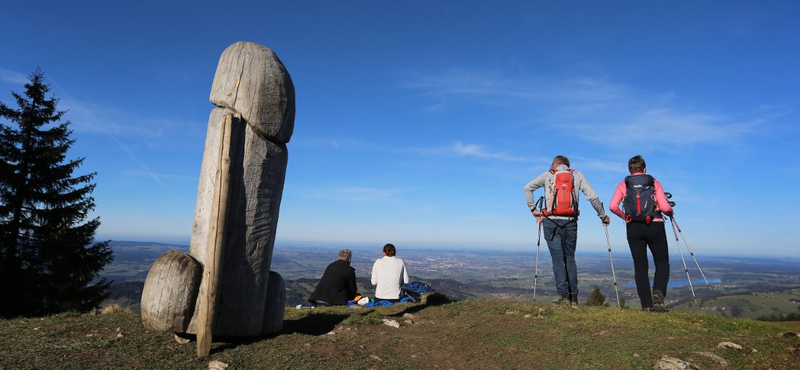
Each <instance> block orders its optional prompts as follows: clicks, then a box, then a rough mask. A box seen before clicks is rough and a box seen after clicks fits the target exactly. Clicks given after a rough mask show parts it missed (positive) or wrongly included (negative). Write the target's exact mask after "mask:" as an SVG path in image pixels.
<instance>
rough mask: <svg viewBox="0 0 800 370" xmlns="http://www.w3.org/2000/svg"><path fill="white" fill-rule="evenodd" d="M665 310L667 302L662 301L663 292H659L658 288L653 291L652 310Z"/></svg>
mask: <svg viewBox="0 0 800 370" xmlns="http://www.w3.org/2000/svg"><path fill="white" fill-rule="evenodd" d="M666 310H667V304H666V303H664V293H661V291H660V290H654V291H653V311H656V312H665V311H666Z"/></svg>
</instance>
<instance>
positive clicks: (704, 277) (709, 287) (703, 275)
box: [669, 216, 714, 290]
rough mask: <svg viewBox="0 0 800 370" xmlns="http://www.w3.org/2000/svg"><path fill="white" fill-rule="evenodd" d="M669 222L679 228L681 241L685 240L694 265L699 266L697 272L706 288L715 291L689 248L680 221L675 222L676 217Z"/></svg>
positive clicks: (684, 242)
mask: <svg viewBox="0 0 800 370" xmlns="http://www.w3.org/2000/svg"><path fill="white" fill-rule="evenodd" d="M669 221H670V223H672V222H675V226H674V227H676V228H678V233H679V234H680V235H681V239H682V240H683V244H684V245H686V250H687V251H688V252H689V255H691V256H692V259H693V260H694V264H695V265H697V270H699V271H700V276H702V277H703V281H705V282H706V286H708V289H709V290H714V288H713V287H712V286H711V284H709V283H708V279H706V274H704V273H703V269H701V268H700V264H699V263H697V258H695V256H694V252H692V248H689V242H687V241H686V238H685V237H684V236H683V231H681V226H680V225H678V221H675V216H672V217H671V218H670V220H669Z"/></svg>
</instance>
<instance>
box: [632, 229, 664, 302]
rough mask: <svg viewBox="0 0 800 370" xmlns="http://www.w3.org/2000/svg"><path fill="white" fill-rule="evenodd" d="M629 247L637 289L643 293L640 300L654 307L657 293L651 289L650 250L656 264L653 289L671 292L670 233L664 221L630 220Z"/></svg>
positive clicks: (640, 294) (640, 293)
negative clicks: (668, 289) (654, 298)
mask: <svg viewBox="0 0 800 370" xmlns="http://www.w3.org/2000/svg"><path fill="white" fill-rule="evenodd" d="M627 229H628V246H630V248H631V256H632V257H633V271H634V279H635V280H636V292H637V293H639V300H640V301H641V304H642V307H643V308H652V307H653V295H652V292H651V291H650V276H649V274H648V268H649V265H650V263H649V262H648V260H647V249H648V247H649V248H650V253H652V254H653V264H654V265H655V267H656V272H655V276H654V277H653V290H659V291H661V293H664V295H666V294H667V283H669V249H668V247H667V232H666V230H665V228H664V222H659V221H653V222H651V223H649V224H646V223H643V222H629V223H628V225H627Z"/></svg>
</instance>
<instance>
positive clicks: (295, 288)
mask: <svg viewBox="0 0 800 370" xmlns="http://www.w3.org/2000/svg"><path fill="white" fill-rule="evenodd" d="M111 245H112V248H113V249H114V253H115V260H114V262H113V263H112V265H110V266H108V267H107V268H106V270H105V274H104V276H106V277H107V278H109V279H110V280H113V281H114V283H113V284H112V286H111V297H110V301H111V302H116V303H119V304H122V305H124V306H128V307H131V308H132V309H133V310H134V311H137V310H138V304H139V299H140V296H141V289H142V286H143V284H144V280H145V278H146V277H147V273H148V271H149V269H150V266H151V265H152V264H153V262H154V261H155V260H156V258H158V256H160V255H161V254H162V253H164V252H166V251H168V250H180V251H183V252H188V249H189V248H188V246H185V245H184V246H181V245H172V244H160V243H147V242H130V241H119V242H117V241H114V242H112V243H111ZM336 252H337V250H336V249H333V248H309V247H293V246H281V245H279V246H276V247H275V249H274V251H273V258H272V268H271V269H272V270H273V271H277V272H278V273H280V274H281V276H283V278H284V279H285V280H286V284H287V306H295V305H298V304H307V301H306V299H307V298H308V296H309V295H310V294H311V291H312V290H313V289H314V287H315V286H316V283H317V281H318V280H319V277H320V276H321V275H322V272H323V271H324V270H325V267H326V266H327V265H328V264H329V263H330V262H332V261H333V260H334V259H335V257H336ZM676 254H677V253H673V255H672V257H673V260H672V261H671V274H670V281H671V284H670V285H671V288H670V290H669V292H668V295H667V301H668V302H667V303H668V305H669V307H670V309H672V310H676V311H689V312H703V313H708V314H713V315H722V316H730V317H745V318H759V317H762V318H763V317H768V316H774V317H777V316H778V315H787V314H789V313H797V312H798V309H800V263H798V261H797V260H796V259H795V260H787V259H778V258H774V259H763V258H746V257H710V256H697V261H698V263H699V265H700V267H701V268H702V272H703V273H704V274H705V277H706V279H707V280H708V282H709V284H706V283H705V280H704V279H703V278H702V274H701V273H700V271H699V270H698V269H697V267H696V264H695V262H694V260H692V259H691V258H690V257H688V256H686V258H687V259H686V260H685V262H686V266H687V269H686V270H684V265H683V261H682V260H681V259H680V255H677V256H676ZM398 256H399V257H401V258H403V259H404V260H405V262H406V265H407V267H408V270H409V273H410V274H411V276H412V278H411V279H412V281H422V282H425V283H428V284H430V285H431V286H432V287H434V288H435V289H436V291H437V292H439V293H441V294H444V295H446V296H448V297H449V298H450V299H453V300H466V299H490V298H494V299H507V300H519V301H533V298H534V297H533V295H534V270H535V259H536V255H535V250H528V251H504V250H490V249H487V250H466V251H465V250H458V251H455V250H441V249H430V250H424V249H400V250H399V253H398ZM379 257H380V250H379V249H375V250H373V249H356V248H354V249H353V261H352V265H353V267H354V268H355V269H356V276H357V278H358V287H359V292H360V293H362V294H365V295H372V294H373V293H374V289H373V287H372V286H371V284H370V282H369V279H370V273H371V269H372V263H373V262H374V261H375V259H377V258H379ZM675 257H677V259H676V258H675ZM613 258H614V270H615V275H616V280H617V288H618V290H619V295H620V296H621V297H622V298H623V299H624V300H625V302H626V304H627V305H628V306H629V307H632V308H638V307H639V303H638V298H636V291H635V288H634V284H633V267H632V264H631V261H630V259H631V258H630V255H629V254H627V253H625V252H615V253H614V255H613ZM577 262H578V271H579V279H580V286H579V287H580V290H581V298H580V300H581V303H583V302H584V301H585V299H586V297H587V296H588V294H589V292H591V290H592V289H593V288H594V287H595V286H598V287H599V288H600V289H601V291H602V292H603V294H605V295H606V297H607V302H608V303H609V304H610V305H614V306H616V305H617V301H616V293H615V289H614V281H613V277H612V271H611V264H610V261H609V254H608V253H581V252H580V251H579V252H578V255H577ZM687 271H688V274H689V278H690V279H687ZM651 273H652V271H651ZM689 281H691V282H692V285H691V286H690V285H689V283H688V282H689ZM536 283H537V284H536V300H537V301H545V302H549V301H550V300H551V299H553V298H554V297H555V289H554V283H553V274H552V268H551V264H550V257H549V254H548V253H547V252H546V250H545V251H543V252H542V253H541V254H540V257H539V274H538V278H537V279H536ZM692 290H694V296H693V295H692Z"/></svg>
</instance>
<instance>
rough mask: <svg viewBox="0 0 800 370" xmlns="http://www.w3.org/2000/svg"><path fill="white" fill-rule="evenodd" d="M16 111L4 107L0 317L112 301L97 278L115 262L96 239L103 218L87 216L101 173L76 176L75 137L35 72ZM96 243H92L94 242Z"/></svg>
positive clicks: (0, 181) (0, 145) (0, 159)
mask: <svg viewBox="0 0 800 370" xmlns="http://www.w3.org/2000/svg"><path fill="white" fill-rule="evenodd" d="M29 81H30V82H29V83H27V84H25V94H24V96H22V95H19V94H17V93H14V92H12V95H13V97H14V99H15V100H16V102H17V106H18V109H12V108H9V107H8V106H6V104H4V103H0V117H2V118H5V119H7V120H9V121H10V122H13V123H15V124H16V126H17V128H14V127H11V126H7V125H5V124H3V122H0V297H2V298H3V303H2V304H0V316H5V317H13V316H36V315H43V314H49V313H56V312H63V311H69V310H74V311H79V312H85V311H88V310H91V309H92V308H95V307H97V306H98V305H99V304H100V303H101V302H102V301H103V300H104V299H105V298H106V297H107V296H108V293H107V292H106V289H107V288H108V286H109V285H110V282H108V281H106V279H105V278H103V279H99V280H97V277H98V274H99V273H100V271H102V269H103V267H104V266H105V265H107V264H109V263H110V262H111V261H112V260H113V253H112V251H111V248H110V247H109V246H108V243H109V241H104V242H98V243H95V242H94V235H95V232H96V230H97V228H98V227H99V226H100V219H99V218H94V219H88V216H89V212H91V211H92V210H93V209H94V198H93V197H92V196H91V193H92V191H93V190H94V187H95V185H94V184H92V183H91V181H92V179H93V178H94V176H95V175H96V173H89V174H86V175H80V176H75V177H73V171H75V170H76V169H77V168H78V167H79V166H80V165H81V164H82V163H83V160H84V158H79V159H74V160H68V159H67V151H68V150H69V149H70V147H71V146H72V144H73V143H74V140H73V139H71V138H70V135H71V134H72V130H70V129H69V124H70V122H69V121H66V122H59V121H61V119H62V116H63V115H64V113H65V112H64V111H58V110H57V107H56V106H57V104H58V99H56V98H54V97H50V98H47V97H46V94H47V93H48V92H49V91H50V88H49V86H48V85H46V84H44V74H43V73H42V72H41V70H39V69H37V70H36V72H34V73H33V75H31V76H30V77H29ZM92 243H94V244H93V245H92Z"/></svg>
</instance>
